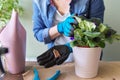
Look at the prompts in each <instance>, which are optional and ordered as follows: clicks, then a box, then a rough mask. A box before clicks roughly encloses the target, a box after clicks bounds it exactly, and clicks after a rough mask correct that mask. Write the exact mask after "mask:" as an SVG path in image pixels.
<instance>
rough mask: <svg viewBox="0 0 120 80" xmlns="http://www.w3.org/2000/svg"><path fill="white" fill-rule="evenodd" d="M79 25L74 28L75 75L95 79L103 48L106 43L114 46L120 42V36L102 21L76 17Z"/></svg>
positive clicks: (72, 43)
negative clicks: (116, 42) (115, 41)
mask: <svg viewBox="0 0 120 80" xmlns="http://www.w3.org/2000/svg"><path fill="white" fill-rule="evenodd" d="M74 18H75V19H76V20H77V22H78V24H76V25H73V26H74V29H75V30H74V37H72V39H73V41H72V42H71V45H72V46H73V56H74V59H75V73H76V75H78V76H80V77H83V78H93V77H95V76H96V75H97V72H98V63H99V59H100V54H101V50H102V48H104V47H105V45H106V43H107V42H108V43H110V44H112V43H113V42H114V40H118V41H119V40H120V35H119V34H117V32H116V31H115V30H114V29H112V28H111V27H109V26H108V25H105V24H103V23H102V22H101V21H100V19H98V18H92V19H86V18H85V17H83V16H74Z"/></svg>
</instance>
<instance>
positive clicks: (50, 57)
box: [37, 44, 72, 68]
mask: <svg viewBox="0 0 120 80" xmlns="http://www.w3.org/2000/svg"><path fill="white" fill-rule="evenodd" d="M71 52H72V48H71V47H70V46H69V44H66V45H57V46H54V47H52V48H50V49H49V50H47V51H46V52H44V53H43V54H42V55H40V56H38V57H37V62H38V63H39V65H43V66H44V67H45V68H48V67H52V66H54V65H60V64H62V63H63V62H64V61H65V60H66V59H67V58H68V56H69V54H70V53H71Z"/></svg>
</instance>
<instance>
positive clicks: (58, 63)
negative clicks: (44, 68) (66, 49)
mask: <svg viewBox="0 0 120 80" xmlns="http://www.w3.org/2000/svg"><path fill="white" fill-rule="evenodd" d="M68 56H69V54H66V55H64V56H62V57H60V58H59V59H57V60H56V64H57V65H60V64H62V63H63V62H64V61H65V60H66V59H67V58H68Z"/></svg>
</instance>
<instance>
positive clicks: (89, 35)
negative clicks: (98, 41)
mask: <svg viewBox="0 0 120 80" xmlns="http://www.w3.org/2000/svg"><path fill="white" fill-rule="evenodd" d="M83 33H84V35H86V36H88V37H91V38H95V37H98V36H99V35H100V32H83Z"/></svg>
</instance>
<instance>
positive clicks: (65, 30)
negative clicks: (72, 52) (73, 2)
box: [57, 15, 77, 37]
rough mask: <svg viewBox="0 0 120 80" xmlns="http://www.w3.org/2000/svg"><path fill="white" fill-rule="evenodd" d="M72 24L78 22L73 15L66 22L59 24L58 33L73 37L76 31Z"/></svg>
mask: <svg viewBox="0 0 120 80" xmlns="http://www.w3.org/2000/svg"><path fill="white" fill-rule="evenodd" d="M72 24H77V21H76V20H75V19H74V18H73V15H71V16H70V17H68V18H67V19H66V20H65V21H62V22H59V23H58V25H57V29H58V32H59V33H61V34H64V35H65V36H68V37H71V35H73V31H74V27H73V26H72Z"/></svg>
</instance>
